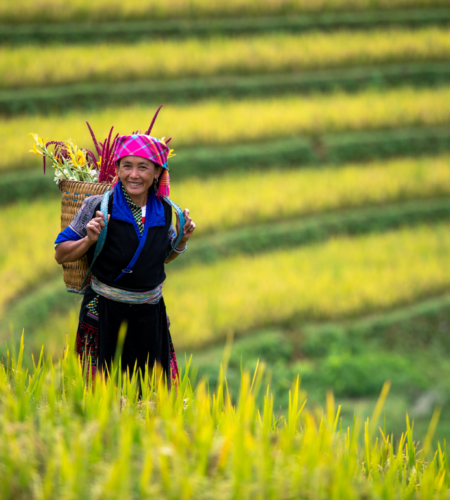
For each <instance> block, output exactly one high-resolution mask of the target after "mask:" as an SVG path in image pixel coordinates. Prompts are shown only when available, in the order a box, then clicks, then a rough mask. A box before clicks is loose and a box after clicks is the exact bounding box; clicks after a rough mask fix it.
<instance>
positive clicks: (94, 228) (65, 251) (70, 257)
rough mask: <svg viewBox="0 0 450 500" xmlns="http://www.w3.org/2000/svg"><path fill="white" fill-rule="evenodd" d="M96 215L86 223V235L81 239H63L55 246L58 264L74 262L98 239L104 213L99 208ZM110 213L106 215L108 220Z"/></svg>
mask: <svg viewBox="0 0 450 500" xmlns="http://www.w3.org/2000/svg"><path fill="white" fill-rule="evenodd" d="M95 215H96V217H95V218H94V219H92V220H90V221H89V222H88V223H87V224H86V230H87V236H85V237H84V238H82V239H81V240H76V241H64V242H63V243H60V244H59V245H58V246H57V247H56V252H55V259H56V262H58V264H64V263H65V262H75V261H77V260H78V259H80V258H81V257H83V255H84V254H85V253H86V252H87V251H88V250H89V248H90V247H91V246H92V245H95V243H96V242H97V241H98V237H99V234H100V233H101V231H102V229H103V228H104V227H105V222H104V219H105V217H104V215H103V214H102V212H100V210H98V211H97V213H96V214H95ZM110 217H111V215H108V222H109V218H110Z"/></svg>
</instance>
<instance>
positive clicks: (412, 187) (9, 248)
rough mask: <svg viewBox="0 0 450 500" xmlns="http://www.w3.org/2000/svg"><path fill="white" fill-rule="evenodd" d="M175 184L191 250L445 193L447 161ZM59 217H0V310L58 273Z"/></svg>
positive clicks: (36, 209) (35, 212)
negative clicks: (308, 218)
mask: <svg viewBox="0 0 450 500" xmlns="http://www.w3.org/2000/svg"><path fill="white" fill-rule="evenodd" d="M173 179H174V180H173V188H172V196H171V197H172V199H173V200H175V201H176V202H177V203H178V204H181V205H182V206H183V207H189V209H190V211H191V215H192V216H193V218H194V220H195V222H196V224H197V230H196V233H195V238H194V240H193V242H192V244H193V245H195V240H196V238H197V237H201V236H202V235H206V234H209V233H212V232H216V231H225V230H229V229H234V228H238V227H242V226H248V225H252V224H258V223H264V222H275V221H279V220H284V219H289V218H294V217H302V216H305V215H309V214H313V213H320V212H326V211H331V210H339V209H343V208H351V207H354V208H356V207H363V206H368V205H377V204H385V203H391V202H397V201H404V200H413V199H417V200H418V199H426V198H432V197H439V196H445V195H450V157H449V156H447V155H444V156H441V157H433V158H428V159H420V160H392V161H389V162H383V163H373V164H367V165H348V166H345V167H342V168H338V169H333V168H329V169H321V170H315V169H302V170H288V171H285V172H283V176H282V180H280V171H278V170H272V171H267V172H261V173H255V172H250V173H248V174H246V175H242V174H239V181H238V183H237V181H236V175H235V174H233V175H230V174H229V175H224V176H221V177H218V178H211V179H206V180H204V181H201V182H200V181H198V180H197V181H194V180H185V181H181V182H177V181H176V173H174V174H173ZM274 186H275V187H276V188H274ZM56 189H57V188H56V186H55V191H56ZM205 193H207V196H205ZM242 193H245V196H242ZM59 217H60V201H59V199H52V200H49V201H47V200H45V201H42V200H40V201H39V200H38V201H33V202H31V203H26V204H25V203H18V204H15V205H11V206H8V207H5V208H3V209H2V211H1V212H0V226H1V227H9V228H10V230H9V231H3V232H2V233H1V234H0V281H1V282H2V283H3V284H4V286H2V287H1V289H0V312H1V310H2V308H3V307H4V305H5V303H6V302H7V301H9V300H11V299H13V298H14V297H17V296H18V295H19V294H21V293H23V292H24V291H26V289H27V288H28V287H30V286H36V284H37V283H38V282H39V281H40V280H42V279H43V278H44V277H45V276H48V275H49V274H52V273H55V272H57V269H58V266H57V265H56V264H55V261H54V259H53V242H54V241H55V239H56V235H57V234H58V232H59V227H60V225H59V224H60V222H59ZM12 220H13V221H14V224H11V221H12ZM31 220H33V224H30V221H31ZM30 241H32V242H33V244H32V245H30Z"/></svg>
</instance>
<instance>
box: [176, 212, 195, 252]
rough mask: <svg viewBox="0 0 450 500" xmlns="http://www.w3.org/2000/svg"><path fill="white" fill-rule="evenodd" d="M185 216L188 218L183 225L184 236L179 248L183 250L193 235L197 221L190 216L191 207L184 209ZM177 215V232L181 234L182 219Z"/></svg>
mask: <svg viewBox="0 0 450 500" xmlns="http://www.w3.org/2000/svg"><path fill="white" fill-rule="evenodd" d="M183 214H184V218H185V220H186V222H185V224H184V226H183V238H182V239H181V241H180V243H179V245H178V248H179V249H180V250H181V249H183V248H184V247H185V245H186V242H187V240H188V239H189V238H190V237H191V236H192V233H193V232H194V229H195V222H194V221H193V220H192V219H191V218H190V217H189V209H188V208H186V209H185V210H183ZM176 215H177V234H180V219H179V218H178V214H176Z"/></svg>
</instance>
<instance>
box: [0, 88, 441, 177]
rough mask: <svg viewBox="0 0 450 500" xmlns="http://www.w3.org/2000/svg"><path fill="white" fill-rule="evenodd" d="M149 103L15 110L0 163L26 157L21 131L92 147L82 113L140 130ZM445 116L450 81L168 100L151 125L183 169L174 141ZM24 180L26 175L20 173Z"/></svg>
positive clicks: (427, 122) (5, 128) (421, 122)
mask: <svg viewBox="0 0 450 500" xmlns="http://www.w3.org/2000/svg"><path fill="white" fill-rule="evenodd" d="M154 112H155V109H154V107H153V106H152V107H149V106H127V107H118V108H113V107H111V108H106V109H104V110H102V111H97V112H93V111H92V112H90V113H89V112H88V113H87V112H86V111H83V112H80V111H78V112H75V111H72V112H69V113H67V114H65V115H58V114H51V115H48V116H22V117H17V118H11V119H5V120H3V121H2V122H1V123H0V135H1V136H2V138H3V143H2V144H3V153H4V154H3V155H2V157H1V158H0V170H13V169H20V168H23V166H24V165H30V163H31V164H33V163H32V162H33V158H32V157H31V154H30V153H29V152H28V151H29V148H30V144H31V141H30V142H29V143H27V134H28V133H29V132H37V133H39V135H40V136H42V137H44V138H45V137H50V138H52V139H53V140H65V139H67V138H72V139H74V140H75V141H76V143H77V144H79V145H80V146H82V147H88V148H92V141H91V138H90V135H89V131H88V129H87V127H86V123H85V122H86V120H88V121H89V122H90V123H91V125H92V126H93V129H94V130H95V132H96V134H97V135H98V137H99V138H102V137H105V136H106V135H107V133H108V131H109V129H110V127H111V126H112V125H115V127H116V128H115V130H116V132H120V133H121V134H127V133H131V132H132V131H134V130H136V129H137V128H139V129H142V130H145V129H146V127H148V124H149V122H150V121H151V118H152V117H153V114H154ZM449 122H450V87H448V86H446V87H441V88H439V89H432V90H430V89H426V90H414V89H410V88H400V89H396V90H391V91H384V92H378V91H375V90H367V91H363V92H359V93H354V94H347V93H344V92H338V93H335V94H327V95H325V96H322V95H316V96H312V97H302V96H283V97H280V98H271V99H245V100H235V101H219V100H206V101H202V102H200V103H196V104H189V105H176V106H175V105H174V106H168V107H167V108H165V109H164V110H163V112H162V113H161V114H160V116H159V117H158V121H157V123H156V125H155V128H154V130H153V132H152V133H153V134H154V135H155V136H157V137H162V136H165V137H166V138H167V137H173V138H174V139H173V141H172V143H171V146H172V147H174V148H175V152H178V153H179V154H180V156H178V158H176V159H174V160H173V162H172V163H171V165H173V166H174V168H182V166H183V164H182V150H180V149H179V148H180V146H193V147H199V146H201V145H212V146H214V145H227V144H242V143H245V142H252V141H264V140H275V139H278V138H287V137H296V136H299V135H308V136H317V135H320V134H325V133H335V132H345V131H363V130H376V129H394V128H399V127H411V126H423V127H426V126H436V125H444V124H446V123H449ZM24 181H25V179H24Z"/></svg>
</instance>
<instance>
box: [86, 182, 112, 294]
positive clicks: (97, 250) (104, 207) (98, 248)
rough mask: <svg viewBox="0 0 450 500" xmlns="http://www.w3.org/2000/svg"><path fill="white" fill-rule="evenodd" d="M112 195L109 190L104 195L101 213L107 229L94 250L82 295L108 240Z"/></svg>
mask: <svg viewBox="0 0 450 500" xmlns="http://www.w3.org/2000/svg"><path fill="white" fill-rule="evenodd" d="M110 194H111V191H110V190H108V191H106V192H105V194H104V195H103V198H102V201H101V203H100V211H101V212H102V214H103V215H104V217H105V227H104V228H103V229H102V231H101V233H100V234H99V236H98V240H97V243H96V245H95V250H94V257H93V259H92V262H91V266H90V267H89V271H88V272H87V273H86V276H85V278H84V281H83V284H82V285H81V288H80V290H81V293H83V288H84V285H85V283H86V281H87V279H88V277H89V274H90V273H91V271H92V267H93V266H94V263H95V261H96V260H97V257H98V256H99V255H100V252H101V251H102V250H103V245H104V244H105V240H106V233H107V232H108V203H109V196H110Z"/></svg>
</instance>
